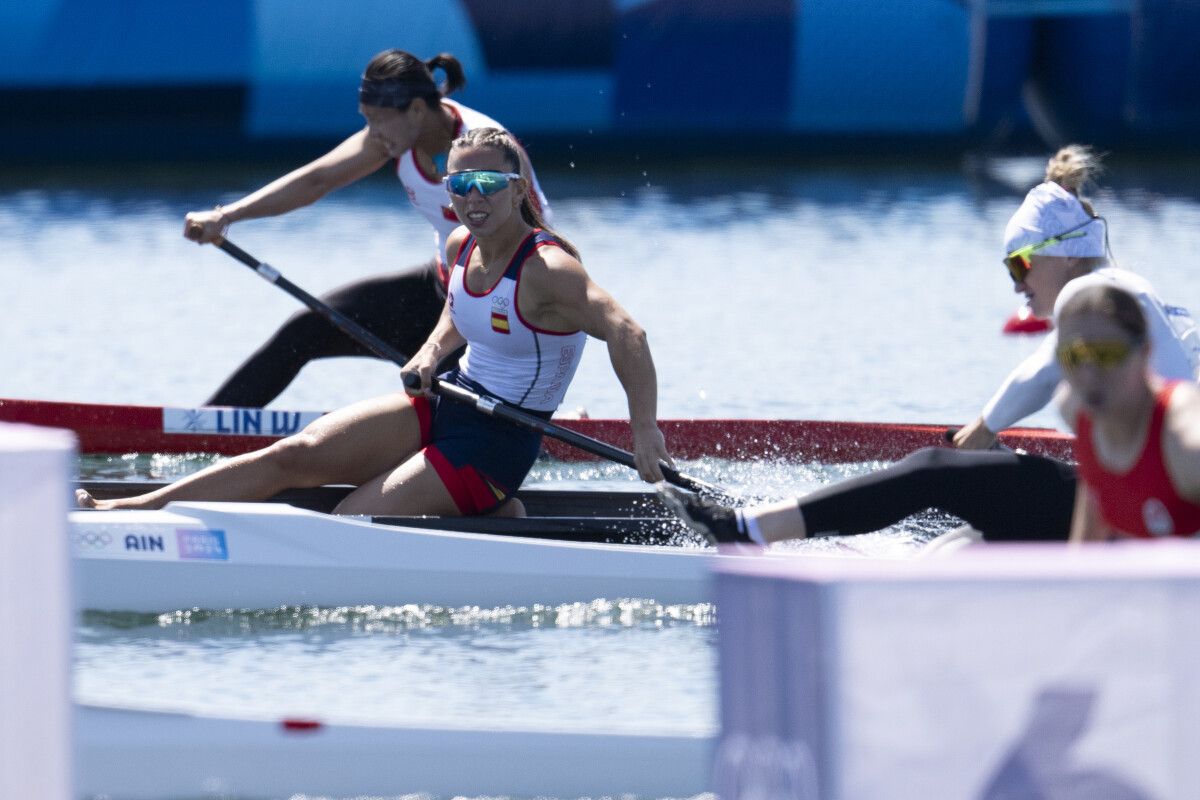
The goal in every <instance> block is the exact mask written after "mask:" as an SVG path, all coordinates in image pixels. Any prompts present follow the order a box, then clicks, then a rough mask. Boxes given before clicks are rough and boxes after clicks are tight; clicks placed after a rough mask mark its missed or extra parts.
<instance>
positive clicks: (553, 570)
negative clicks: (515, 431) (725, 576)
mask: <svg viewBox="0 0 1200 800" xmlns="http://www.w3.org/2000/svg"><path fill="white" fill-rule="evenodd" d="M70 518H71V537H72V547H73V552H74V556H75V558H74V565H75V585H76V592H77V595H76V597H77V601H78V603H79V605H80V606H81V607H83V608H93V609H107V610H114V611H116V610H122V611H142V612H154V611H165V610H173V609H179V608H194V607H198V608H275V607H278V606H283V605H319V606H353V605H401V604H408V603H417V604H432V605H438V606H445V607H461V606H482V607H488V608H492V607H497V606H507V605H517V606H528V605H532V604H537V603H542V604H560V603H569V602H576V601H590V600H594V599H596V598H601V597H603V598H609V599H617V598H626V597H635V598H649V599H654V600H657V601H659V602H661V603H664V604H674V603H697V602H707V601H708V600H709V597H710V594H709V571H710V567H711V563H712V561H713V559H723V558H737V557H739V556H737V555H714V551H713V550H709V549H704V548H699V547H696V548H683V547H656V546H646V545H621V544H591V543H587V544H585V543H576V542H560V541H548V540H544V539H526V538H519V537H502V536H494V535H490V534H479V533H457V532H447V531H436V530H422V529H416V528H406V527H395V526H390V525H380V524H374V523H371V522H368V521H365V520H359V519H356V518H353V517H335V516H330V515H327V514H321V513H317V512H313V511H307V510H302V509H298V508H295V507H292V506H289V505H284V504H281V503H171V504H169V505H168V506H167V507H166V509H164V510H161V511H75V512H72V513H71V515H70Z"/></svg>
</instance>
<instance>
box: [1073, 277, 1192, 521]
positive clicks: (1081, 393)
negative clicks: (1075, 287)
mask: <svg viewBox="0 0 1200 800" xmlns="http://www.w3.org/2000/svg"><path fill="white" fill-rule="evenodd" d="M1058 326H1059V327H1058V361H1059V364H1060V365H1061V367H1062V370H1063V374H1064V375H1066V383H1067V385H1068V386H1069V387H1070V391H1069V392H1068V393H1067V394H1066V399H1065V401H1064V402H1063V406H1062V412H1063V417H1064V418H1065V419H1066V420H1067V421H1068V422H1069V423H1070V424H1071V426H1072V427H1073V428H1074V430H1075V435H1076V439H1075V456H1076V460H1077V461H1078V462H1079V477H1080V478H1081V480H1080V483H1079V491H1078V493H1077V494H1076V497H1075V515H1074V518H1073V520H1072V523H1071V539H1072V541H1085V540H1089V539H1109V538H1114V537H1117V536H1133V537H1141V538H1150V537H1154V536H1193V535H1195V534H1196V533H1198V532H1200V390H1197V388H1196V386H1195V385H1193V384H1192V383H1191V382H1189V381H1166V380H1163V379H1162V378H1160V377H1159V376H1158V375H1156V374H1155V373H1154V370H1153V369H1152V368H1151V366H1150V365H1151V363H1152V355H1151V351H1152V348H1153V345H1152V344H1151V342H1150V339H1149V337H1148V334H1147V324H1146V316H1145V314H1144V313H1143V311H1142V307H1141V305H1140V304H1139V303H1138V301H1137V298H1136V297H1134V296H1133V295H1132V294H1130V293H1128V292H1126V291H1123V290H1121V289H1118V288H1117V287H1115V286H1111V285H1093V286H1089V287H1088V288H1086V289H1084V290H1082V291H1080V292H1077V293H1075V295H1074V296H1072V297H1071V298H1070V299H1069V300H1067V302H1065V303H1064V304H1063V305H1062V308H1061V310H1060V311H1059V315H1058Z"/></svg>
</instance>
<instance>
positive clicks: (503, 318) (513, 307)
mask: <svg viewBox="0 0 1200 800" xmlns="http://www.w3.org/2000/svg"><path fill="white" fill-rule="evenodd" d="M545 246H550V247H558V246H559V245H558V241H557V240H556V239H555V238H554V237H553V236H551V235H550V234H549V233H546V232H545V231H542V230H534V231H532V232H530V234H529V235H528V236H527V237H525V241H523V242H521V246H520V247H518V248H517V252H516V253H515V254H514V255H513V257H512V260H511V261H510V262H509V263H508V267H507V268H506V269H505V270H504V275H503V276H502V277H501V278H500V280H499V281H498V282H497V283H496V285H495V286H494V287H493V288H492V290H491V291H489V292H485V293H483V294H475V293H473V292H472V291H471V290H470V289H468V288H467V280H466V278H467V264H468V263H469V262H470V258H471V253H472V252H474V250H475V237H474V236H468V237H467V239H466V241H465V242H463V246H462V248H461V249H460V250H459V252H458V257H457V258H456V259H455V261H454V266H453V267H451V271H450V284H449V287H448V290H447V302H448V303H449V304H450V316H451V319H453V321H454V327H455V328H457V329H458V332H459V333H461V334H462V335H463V337H464V338H465V339H466V340H467V352H466V353H465V354H464V355H463V357H462V360H461V361H460V362H459V365H458V366H459V370H460V372H461V373H462V374H463V375H464V376H466V377H467V378H470V379H471V380H473V381H475V382H477V383H479V384H481V385H483V386H484V387H485V388H487V390H488V392H489V393H490V394H492V395H493V396H495V397H498V398H500V399H501V400H504V401H505V402H508V403H512V404H514V405H518V406H521V407H522V408H527V409H531V410H533V411H554V410H555V409H556V408H558V405H559V403H561V402H562V399H563V396H564V395H565V394H566V393H567V387H568V386H569V385H570V383H571V378H573V377H574V376H575V370H576V368H578V367H579V360H580V358H581V357H582V356H583V345H584V344H585V343H586V342H587V334H586V333H584V332H583V331H574V332H572V333H556V332H554V331H547V330H543V329H541V328H537V327H535V326H533V325H530V324H529V323H527V322H526V321H525V320H524V319H522V318H521V312H520V311H519V310H518V308H517V292H518V290H519V289H520V285H521V268H522V266H523V265H524V264H525V260H526V259H527V258H529V256H530V255H532V254H533V252H534V251H535V250H536V249H537V248H539V247H545Z"/></svg>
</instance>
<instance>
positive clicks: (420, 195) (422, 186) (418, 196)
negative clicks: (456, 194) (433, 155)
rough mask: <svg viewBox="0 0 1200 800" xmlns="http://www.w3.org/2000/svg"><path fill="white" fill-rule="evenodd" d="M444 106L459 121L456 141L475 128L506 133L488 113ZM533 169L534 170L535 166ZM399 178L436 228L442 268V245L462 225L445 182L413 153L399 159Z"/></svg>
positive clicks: (537, 187) (545, 215)
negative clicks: (497, 129) (431, 172)
mask: <svg viewBox="0 0 1200 800" xmlns="http://www.w3.org/2000/svg"><path fill="white" fill-rule="evenodd" d="M422 102H423V101H422ZM442 105H443V106H444V107H445V108H446V110H448V111H449V112H450V113H451V114H453V115H454V116H455V117H456V118H457V122H456V123H455V125H454V138H456V139H457V138H458V137H459V136H462V135H463V134H464V133H466V132H467V131H470V130H474V129H476V128H500V129H501V130H504V126H503V125H501V124H500V123H499V122H496V120H494V119H492V118H491V117H489V116H487V115H486V114H481V113H479V112H478V111H475V110H473V109H470V108H467V107H466V106H464V105H462V104H461V103H456V102H454V101H453V100H448V99H446V98H442ZM530 169H531V170H532V167H531V168H530ZM396 177H398V178H399V179H400V183H401V184H403V185H404V191H405V192H406V193H407V194H408V199H409V202H411V203H412V204H413V205H414V206H416V209H417V211H419V212H421V216H423V217H425V219H427V220H429V224H430V225H432V226H433V240H434V246H435V248H436V260H437V263H438V264H439V265H441V264H442V259H443V258H444V255H443V246H444V243H445V241H446V239H447V238H448V237H449V236H450V232H451V231H453V230H454V229H455V228H457V227H458V226H459V225H461V224H462V223H460V222H459V221H458V217H457V216H456V215H455V213H454V209H453V208H452V207H451V205H450V196H449V194H448V193H447V191H446V186H445V185H444V184H443V183H442V179H441V178H439V177H438V176H436V175H429V174H426V173H425V172H424V171H423V170H422V169H421V166H420V165H419V164H418V163H417V157H416V154H415V153H413V151H412V150H405V151H404V152H403V153H401V154H400V157H399V158H397V159H396ZM530 177H531V178H532V181H533V191H534V197H536V198H537V202H538V203H539V204H540V205H541V212H542V219H544V220H546V222H547V223H549V222H550V213H549V211H550V209H549V206H548V205H547V204H546V196H545V195H544V194H542V187H541V184H539V183H538V181H537V175H534V174H531V175H530Z"/></svg>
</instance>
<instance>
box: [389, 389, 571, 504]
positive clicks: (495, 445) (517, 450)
mask: <svg viewBox="0 0 1200 800" xmlns="http://www.w3.org/2000/svg"><path fill="white" fill-rule="evenodd" d="M439 378H440V380H442V381H445V382H446V383H454V384H457V385H459V386H462V387H463V388H466V389H470V390H471V391H472V392H475V393H477V394H482V395H489V394H490V393H489V392H488V390H487V389H485V388H484V387H483V386H480V385H479V384H478V383H475V382H474V381H472V380H468V379H467V378H464V377H462V376H461V375H459V374H458V370H451V371H450V372H447V373H445V374H444V375H441V376H439ZM409 400H411V401H412V404H413V407H414V408H415V409H416V411H417V419H418V420H419V421H420V425H421V445H422V448H423V449H422V451H421V452H422V453H423V454H424V455H425V458H427V459H429V463H430V464H432V465H433V468H434V469H435V470H436V471H437V474H438V477H440V478H441V479H442V483H443V484H445V486H446V490H447V491H448V492H450V496H451V497H452V498H453V499H454V504H455V505H456V506H458V510H459V511H460V512H461V513H463V514H484V513H487V512H488V511H491V510H493V509H495V508H497V507H498V506H500V505H501V504H502V503H503V502H504V501H505V500H507V499H508V498H509V497H510V496H512V494H513V493H514V492H516V491H517V489H519V488H520V487H521V482H522V481H524V480H525V476H526V475H528V474H529V470H530V469H532V468H533V462H534V461H535V460H536V459H537V457H538V453H539V452H540V451H541V448H542V434H540V433H538V432H537V431H531V430H528V429H526V428H522V427H519V426H517V425H514V424H513V423H511V422H506V421H504V420H501V419H496V418H495V417H490V416H488V415H487V414H484V413H483V412H481V411H477V410H476V409H475V408H474V407H473V406H469V405H466V404H465V403H460V402H458V401H457V400H447V399H445V398H441V397H438V396H437V395H433V396H432V397H410V398H409ZM522 410H523V411H525V412H526V413H528V414H534V415H536V416H539V417H542V418H543V419H549V418H550V412H545V411H530V410H528V409H522Z"/></svg>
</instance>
